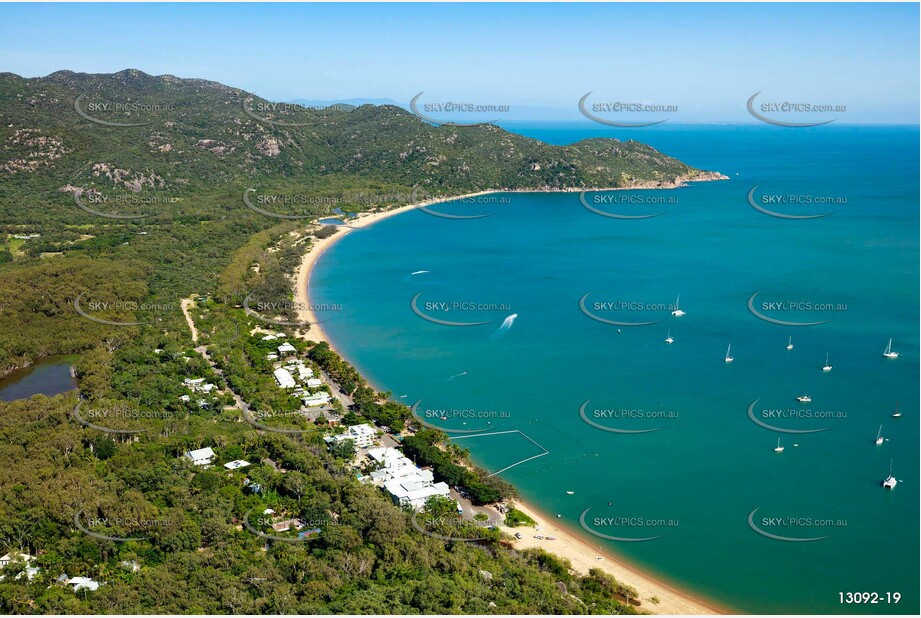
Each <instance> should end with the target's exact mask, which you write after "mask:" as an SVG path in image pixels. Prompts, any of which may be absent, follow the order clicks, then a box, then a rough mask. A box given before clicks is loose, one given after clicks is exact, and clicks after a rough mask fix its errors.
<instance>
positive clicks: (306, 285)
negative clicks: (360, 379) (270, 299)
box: [295, 187, 733, 615]
mask: <svg viewBox="0 0 921 618" xmlns="http://www.w3.org/2000/svg"><path fill="white" fill-rule="evenodd" d="M636 188H641V187H636ZM593 190H598V191H600V190H606V189H593ZM498 192H506V191H481V192H479V193H470V194H467V195H459V196H456V197H450V198H441V199H433V200H427V201H425V202H421V203H419V204H409V205H407V206H402V207H400V208H396V209H393V210H388V211H385V212H379V213H365V214H361V215H359V216H358V218H357V219H353V220H351V221H349V222H348V223H349V225H350V226H351V227H345V226H343V227H341V228H340V230H339V231H338V232H337V233H335V234H333V235H332V236H330V237H328V238H323V239H315V240H314V242H313V243H312V244H311V247H310V250H309V251H308V252H307V253H306V254H305V255H304V257H303V259H302V261H301V263H300V265H299V267H298V269H297V271H296V273H295V290H296V292H295V300H296V302H297V306H298V308H299V309H298V319H299V320H300V321H302V322H309V323H310V324H311V327H310V330H309V331H308V332H307V333H306V334H304V335H303V337H304V338H305V339H308V340H311V341H322V342H326V343H328V344H329V345H330V347H333V345H332V342H331V341H330V340H329V338H328V337H327V335H326V333H324V332H323V330H322V328H320V326H319V325H318V324H317V316H316V315H315V313H314V312H313V311H312V310H311V309H310V273H311V271H312V270H313V267H314V265H315V264H316V263H317V260H318V259H319V258H320V256H321V255H323V252H324V251H326V250H327V249H329V247H331V246H332V245H333V244H335V243H336V242H338V241H339V240H341V239H342V238H344V237H345V236H346V235H347V234H349V233H350V232H351V231H352V230H354V229H360V228H366V227H369V226H371V225H374V224H375V223H377V222H378V221H382V220H383V219H387V218H389V217H394V216H396V215H399V214H401V213H404V212H408V211H410V210H413V209H414V208H418V207H419V206H428V205H432V204H435V203H438V202H446V201H451V200H456V199H461V198H467V197H476V196H479V195H486V194H490V193H498ZM333 349H335V348H334V347H333ZM516 503H517V508H519V509H520V510H522V511H524V512H526V513H527V514H528V515H530V516H531V517H532V518H533V519H534V520H535V521H537V522H538V525H540V526H541V532H540V533H538V534H542V535H546V534H548V533H549V534H552V535H553V536H555V537H556V540H553V541H547V540H538V539H535V538H534V534H535V531H534V529H533V528H531V527H519V528H503V531H504V532H506V533H508V534H509V535H510V536H513V535H514V533H515V532H520V533H521V534H522V537H523V538H522V539H520V540H515V541H514V543H515V547H516V548H519V549H527V548H529V547H542V548H543V549H545V550H547V551H549V552H552V553H554V554H556V555H558V556H562V557H564V558H567V559H568V560H569V561H570V562H571V563H572V566H573V568H574V569H575V570H576V571H578V572H580V573H588V571H589V569H591V568H595V567H597V568H600V569H602V570H604V571H606V572H607V573H610V574H611V575H613V576H614V577H615V578H616V579H617V580H618V581H620V582H622V583H624V584H627V585H629V586H632V587H633V588H635V589H636V590H637V592H638V593H639V597H640V600H641V601H642V605H641V606H640V608H639V609H641V610H642V611H645V612H649V613H653V614H660V615H680V614H692V615H714V614H730V613H733V612H732V611H731V610H728V609H724V608H717V607H716V606H715V605H714V604H707V603H704V602H703V601H700V600H697V599H693V598H691V597H690V596H689V595H687V594H685V593H683V592H680V591H678V590H675V589H674V588H672V587H671V586H668V585H667V584H665V583H663V582H660V581H658V580H656V579H654V578H652V577H650V576H648V575H645V574H643V573H641V572H640V571H638V570H636V569H634V568H632V567H630V566H628V565H627V564H625V563H624V561H623V560H618V559H617V558H615V557H614V556H613V555H612V554H611V553H610V552H608V551H607V550H605V549H601V548H600V546H597V545H593V544H592V543H591V542H590V541H589V540H587V539H583V538H582V535H579V534H576V533H572V532H570V531H569V530H568V529H566V528H564V527H562V526H560V524H559V523H558V522H557V521H556V520H553V519H550V518H548V517H546V516H544V515H543V514H542V513H541V511H540V510H539V509H536V508H534V507H532V506H531V505H529V504H527V503H525V502H522V501H521V500H516ZM599 557H600V558H601V560H598V558H599ZM652 597H656V598H657V599H658V600H659V602H658V603H657V604H654V603H652V602H650V601H649V599H650V598H652Z"/></svg>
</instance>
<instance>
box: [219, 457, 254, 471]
mask: <svg viewBox="0 0 921 618" xmlns="http://www.w3.org/2000/svg"><path fill="white" fill-rule="evenodd" d="M249 465H251V464H250V463H249V462H248V461H246V460H245V459H235V460H233V461H228V462H227V463H225V464H224V467H225V468H227V469H228V470H239V469H240V468H245V467H246V466H249Z"/></svg>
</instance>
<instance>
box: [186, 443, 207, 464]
mask: <svg viewBox="0 0 921 618" xmlns="http://www.w3.org/2000/svg"><path fill="white" fill-rule="evenodd" d="M184 457H186V458H188V459H191V460H192V463H193V464H195V465H196V466H209V465H211V462H212V461H214V451H212V450H211V447H207V446H206V447H205V448H200V449H198V450H195V451H188V452H187V453H186V454H185V455H184Z"/></svg>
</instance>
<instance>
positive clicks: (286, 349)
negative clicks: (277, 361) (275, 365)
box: [278, 341, 297, 356]
mask: <svg viewBox="0 0 921 618" xmlns="http://www.w3.org/2000/svg"><path fill="white" fill-rule="evenodd" d="M295 352H297V348H295V347H294V346H293V345H291V344H290V343H288V342H287V341H286V342H284V343H283V344H281V345H280V346H278V353H279V354H281V355H283V356H284V355H285V354H294V353H295Z"/></svg>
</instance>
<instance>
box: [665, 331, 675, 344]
mask: <svg viewBox="0 0 921 618" xmlns="http://www.w3.org/2000/svg"><path fill="white" fill-rule="evenodd" d="M665 343H675V338H674V337H672V330H671V329H668V334H667V335H666V336H665Z"/></svg>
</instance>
